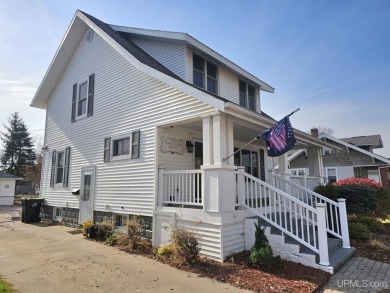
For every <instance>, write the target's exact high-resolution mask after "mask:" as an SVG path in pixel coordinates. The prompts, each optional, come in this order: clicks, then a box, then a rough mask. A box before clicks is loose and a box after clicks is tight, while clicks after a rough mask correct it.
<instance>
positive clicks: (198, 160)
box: [194, 141, 203, 169]
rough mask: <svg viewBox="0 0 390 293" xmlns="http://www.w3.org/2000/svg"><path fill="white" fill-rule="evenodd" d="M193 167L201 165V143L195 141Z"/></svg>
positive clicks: (197, 167)
mask: <svg viewBox="0 0 390 293" xmlns="http://www.w3.org/2000/svg"><path fill="white" fill-rule="evenodd" d="M194 155H195V169H200V166H202V165H203V143H202V142H198V141H195V153H194Z"/></svg>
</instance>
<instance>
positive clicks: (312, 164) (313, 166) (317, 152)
mask: <svg viewBox="0 0 390 293" xmlns="http://www.w3.org/2000/svg"><path fill="white" fill-rule="evenodd" d="M307 158H308V163H309V174H308V175H311V176H316V177H319V178H321V179H320V183H324V182H323V178H324V168H323V163H322V149H321V148H318V147H316V148H308V149H307Z"/></svg>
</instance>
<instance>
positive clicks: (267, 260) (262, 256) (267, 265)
mask: <svg viewBox="0 0 390 293" xmlns="http://www.w3.org/2000/svg"><path fill="white" fill-rule="evenodd" d="M255 227H256V232H255V237H256V239H255V245H254V246H253V247H252V249H251V253H250V255H249V262H250V264H251V265H252V266H254V267H256V268H259V269H262V270H265V271H268V272H274V271H277V270H279V269H280V268H281V267H282V260H281V258H280V257H279V256H277V257H274V256H273V252H272V248H271V246H270V245H269V243H268V239H267V237H266V236H265V234H264V229H261V228H260V227H259V226H258V225H256V224H255Z"/></svg>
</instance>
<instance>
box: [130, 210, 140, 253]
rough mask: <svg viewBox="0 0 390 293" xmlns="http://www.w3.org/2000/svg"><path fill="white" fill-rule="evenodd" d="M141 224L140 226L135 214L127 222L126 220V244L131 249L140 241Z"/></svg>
mask: <svg viewBox="0 0 390 293" xmlns="http://www.w3.org/2000/svg"><path fill="white" fill-rule="evenodd" d="M141 229H142V226H141V220H140V219H139V217H137V216H133V217H132V218H131V219H130V220H129V221H128V222H127V239H128V246H129V250H130V251H132V250H133V249H135V248H136V247H137V245H138V244H139V243H140V241H141V236H140V232H141Z"/></svg>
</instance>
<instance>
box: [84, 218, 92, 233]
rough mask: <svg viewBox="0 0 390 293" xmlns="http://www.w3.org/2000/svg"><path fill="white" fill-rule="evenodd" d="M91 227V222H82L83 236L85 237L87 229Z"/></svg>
mask: <svg viewBox="0 0 390 293" xmlns="http://www.w3.org/2000/svg"><path fill="white" fill-rule="evenodd" d="M92 225H93V222H92V221H91V220H88V221H85V222H83V235H84V236H85V235H87V229H88V228H89V227H91V226H92Z"/></svg>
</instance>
